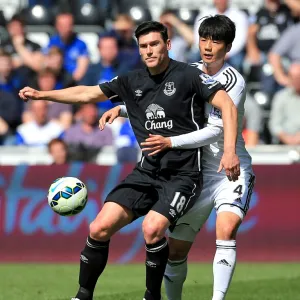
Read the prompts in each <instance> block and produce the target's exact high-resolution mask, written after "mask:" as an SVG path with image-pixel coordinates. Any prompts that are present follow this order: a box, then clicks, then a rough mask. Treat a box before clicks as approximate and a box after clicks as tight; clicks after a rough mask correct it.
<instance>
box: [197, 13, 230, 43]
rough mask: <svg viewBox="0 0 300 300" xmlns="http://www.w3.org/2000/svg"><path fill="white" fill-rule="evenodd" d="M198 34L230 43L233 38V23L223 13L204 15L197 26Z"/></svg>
mask: <svg viewBox="0 0 300 300" xmlns="http://www.w3.org/2000/svg"><path fill="white" fill-rule="evenodd" d="M198 33H199V36H200V37H203V38H211V39H212V40H216V41H224V42H225V44H226V45H228V44H231V43H232V42H233V40H234V38H235V24H234V23H233V22H232V21H231V19H229V18H228V17H226V16H224V15H215V16H210V17H205V19H204V20H203V21H202V23H201V24H200V26H199V30H198Z"/></svg>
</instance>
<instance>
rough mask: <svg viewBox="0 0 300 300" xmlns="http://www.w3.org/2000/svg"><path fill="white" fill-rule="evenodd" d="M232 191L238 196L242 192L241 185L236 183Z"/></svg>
mask: <svg viewBox="0 0 300 300" xmlns="http://www.w3.org/2000/svg"><path fill="white" fill-rule="evenodd" d="M233 192H234V193H237V194H238V195H239V196H241V195H242V194H243V186H242V185H241V184H240V185H238V186H237V187H236V188H235V189H234V190H233Z"/></svg>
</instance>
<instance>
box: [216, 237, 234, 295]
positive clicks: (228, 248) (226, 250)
mask: <svg viewBox="0 0 300 300" xmlns="http://www.w3.org/2000/svg"><path fill="white" fill-rule="evenodd" d="M216 245H217V250H216V254H215V258H214V263H213V272H214V294H213V298H212V300H223V299H225V296H226V293H227V290H228V287H229V285H230V282H231V278H232V275H233V272H234V268H235V263H236V241H235V240H230V241H222V240H217V241H216Z"/></svg>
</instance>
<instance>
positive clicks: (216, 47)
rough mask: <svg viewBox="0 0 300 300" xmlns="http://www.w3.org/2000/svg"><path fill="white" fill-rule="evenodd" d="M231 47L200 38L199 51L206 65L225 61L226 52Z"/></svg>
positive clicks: (222, 42) (217, 41) (220, 42)
mask: <svg viewBox="0 0 300 300" xmlns="http://www.w3.org/2000/svg"><path fill="white" fill-rule="evenodd" d="M230 48H231V45H227V46H226V44H225V42H224V41H219V40H212V39H210V38H204V37H200V40H199V50H200V55H201V58H202V59H203V61H204V62H205V63H206V64H208V65H209V64H212V63H216V62H220V61H224V60H225V56H226V54H227V52H228V51H229V50H230Z"/></svg>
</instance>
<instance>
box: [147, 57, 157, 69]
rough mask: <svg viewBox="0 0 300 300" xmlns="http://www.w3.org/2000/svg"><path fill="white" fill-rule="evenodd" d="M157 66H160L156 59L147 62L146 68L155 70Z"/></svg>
mask: <svg viewBox="0 0 300 300" xmlns="http://www.w3.org/2000/svg"><path fill="white" fill-rule="evenodd" d="M157 65H158V62H157V60H156V59H155V60H154V59H151V60H146V66H147V67H148V68H155V67H157Z"/></svg>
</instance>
